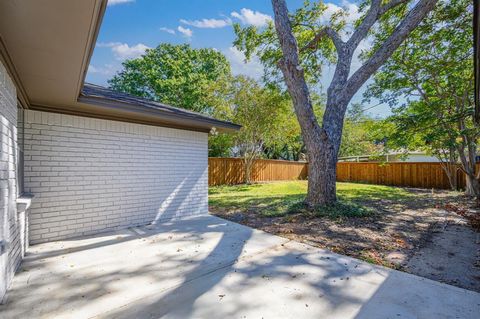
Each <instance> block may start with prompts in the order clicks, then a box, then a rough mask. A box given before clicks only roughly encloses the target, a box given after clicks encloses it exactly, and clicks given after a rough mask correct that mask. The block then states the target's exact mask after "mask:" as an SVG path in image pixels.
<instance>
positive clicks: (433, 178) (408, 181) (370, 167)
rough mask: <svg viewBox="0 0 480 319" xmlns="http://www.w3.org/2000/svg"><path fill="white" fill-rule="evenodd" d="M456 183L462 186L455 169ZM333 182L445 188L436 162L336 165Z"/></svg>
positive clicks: (348, 163) (448, 185)
mask: <svg viewBox="0 0 480 319" xmlns="http://www.w3.org/2000/svg"><path fill="white" fill-rule="evenodd" d="M457 178H458V185H459V187H460V188H464V187H465V175H464V174H463V172H462V171H460V170H457ZM337 181H339V182H361V183H367V184H378V185H390V186H406V187H418V188H437V189H449V188H450V184H449V182H448V178H447V174H445V171H444V170H443V168H442V166H441V164H440V163H424V162H415V163H413V162H393V163H375V162H368V163H350V162H340V163H338V164H337Z"/></svg>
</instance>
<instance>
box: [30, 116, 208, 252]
mask: <svg viewBox="0 0 480 319" xmlns="http://www.w3.org/2000/svg"><path fill="white" fill-rule="evenodd" d="M207 140H208V135H207V134H206V133H199V132H191V131H185V130H177V129H170V128H163V127H154V126H148V125H139V124H131V123H123V122H116V121H108V120H100V119H91V118H85V117H77V116H70V115H60V114H54V113H46V112H38V111H25V188H26V191H27V192H31V193H33V194H34V195H35V199H34V201H33V203H32V206H31V209H30V213H29V220H30V223H29V226H30V242H31V243H40V242H45V241H51V240H57V239H63V238H70V237H75V236H80V235H88V234H94V233H99V232H102V231H106V230H110V229H114V228H121V227H127V226H133V225H143V224H148V223H151V222H154V221H155V220H160V219H169V218H172V217H183V216H189V215H197V214H205V213H207V211H208V173H207V170H208V168H207V167H208V159H207V155H208V147H207Z"/></svg>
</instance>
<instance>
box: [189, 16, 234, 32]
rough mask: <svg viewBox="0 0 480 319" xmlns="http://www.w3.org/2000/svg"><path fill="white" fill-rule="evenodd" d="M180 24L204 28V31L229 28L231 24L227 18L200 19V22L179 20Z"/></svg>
mask: <svg viewBox="0 0 480 319" xmlns="http://www.w3.org/2000/svg"><path fill="white" fill-rule="evenodd" d="M180 22H181V23H183V24H186V25H191V26H192V27H195V28H204V29H217V28H223V27H226V26H229V25H231V24H232V20H231V19H229V18H225V19H201V20H185V19H181V20H180Z"/></svg>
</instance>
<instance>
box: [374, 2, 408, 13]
mask: <svg viewBox="0 0 480 319" xmlns="http://www.w3.org/2000/svg"><path fill="white" fill-rule="evenodd" d="M406 2H408V0H391V1H390V2H389V3H387V4H384V5H383V6H382V7H381V8H380V12H379V14H380V16H382V15H384V14H385V13H386V12H387V11H388V10H390V9H393V8H395V7H396V6H398V5H400V4H402V3H406Z"/></svg>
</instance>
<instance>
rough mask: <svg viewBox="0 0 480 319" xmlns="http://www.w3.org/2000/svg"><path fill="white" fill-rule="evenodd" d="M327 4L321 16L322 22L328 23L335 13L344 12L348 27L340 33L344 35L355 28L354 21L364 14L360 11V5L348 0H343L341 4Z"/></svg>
mask: <svg viewBox="0 0 480 319" xmlns="http://www.w3.org/2000/svg"><path fill="white" fill-rule="evenodd" d="M325 5H326V6H327V9H326V10H325V12H324V13H323V16H322V17H321V18H320V23H322V24H328V23H329V22H330V19H331V18H332V16H333V15H334V14H335V13H337V12H344V16H343V19H344V20H345V22H346V28H345V31H343V32H342V33H341V34H340V35H341V36H342V37H343V36H345V34H346V33H348V32H351V31H352V30H353V23H354V22H355V21H357V20H358V19H359V18H360V17H361V16H362V14H361V13H360V12H359V11H358V10H359V8H358V5H356V4H355V3H352V2H348V1H347V0H343V1H342V2H341V5H340V6H338V5H336V4H334V3H325Z"/></svg>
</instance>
